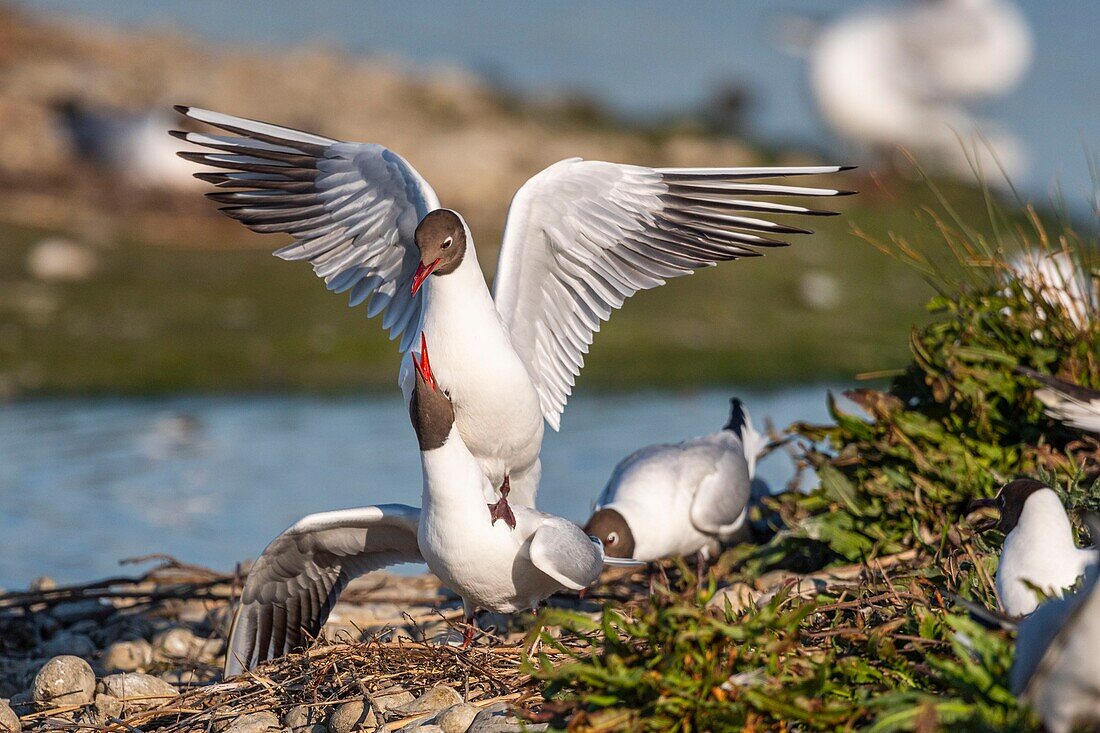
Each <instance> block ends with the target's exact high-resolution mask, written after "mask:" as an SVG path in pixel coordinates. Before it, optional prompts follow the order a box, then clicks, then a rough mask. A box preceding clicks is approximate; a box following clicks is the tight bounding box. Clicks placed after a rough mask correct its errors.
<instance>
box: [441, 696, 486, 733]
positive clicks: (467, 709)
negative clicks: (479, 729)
mask: <svg viewBox="0 0 1100 733" xmlns="http://www.w3.org/2000/svg"><path fill="white" fill-rule="evenodd" d="M476 717H477V708H476V707H475V706H473V705H470V704H469V703H465V702H460V703H458V704H456V705H452V706H451V707H449V708H447V709H446V710H441V711H440V712H439V715H437V716H435V720H434V721H433V722H434V723H435V724H436V725H438V726H439V727H440V728H441V729H442V730H443V733H466V731H468V730H469V729H470V724H471V723H473V722H474V718H476Z"/></svg>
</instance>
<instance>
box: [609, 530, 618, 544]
mask: <svg viewBox="0 0 1100 733" xmlns="http://www.w3.org/2000/svg"><path fill="white" fill-rule="evenodd" d="M607 544H609V545H617V544H619V533H618V532H608V533H607Z"/></svg>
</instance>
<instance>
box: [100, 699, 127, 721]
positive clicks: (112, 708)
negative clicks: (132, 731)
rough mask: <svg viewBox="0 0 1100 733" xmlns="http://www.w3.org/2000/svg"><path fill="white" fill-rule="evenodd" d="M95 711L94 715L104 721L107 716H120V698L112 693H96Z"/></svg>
mask: <svg viewBox="0 0 1100 733" xmlns="http://www.w3.org/2000/svg"><path fill="white" fill-rule="evenodd" d="M95 711H96V717H98V718H99V720H100V721H106V720H107V719H108V718H118V717H121V715H122V700H119V699H118V698H117V697H115V696H114V695H96V696H95Z"/></svg>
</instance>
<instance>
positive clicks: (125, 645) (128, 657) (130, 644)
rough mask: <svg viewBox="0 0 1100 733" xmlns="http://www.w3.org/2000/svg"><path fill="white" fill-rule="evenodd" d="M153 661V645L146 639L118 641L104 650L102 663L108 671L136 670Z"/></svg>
mask: <svg viewBox="0 0 1100 733" xmlns="http://www.w3.org/2000/svg"><path fill="white" fill-rule="evenodd" d="M152 662H153V646H152V644H150V643H149V642H147V641H145V640H144V639H136V640H134V641H116V642H115V643H113V644H110V645H109V646H108V647H107V648H106V649H104V650H103V657H102V664H103V668H104V669H105V670H107V671H108V672H136V671H137V670H139V669H143V668H145V667H148V666H149V665H150V664H152Z"/></svg>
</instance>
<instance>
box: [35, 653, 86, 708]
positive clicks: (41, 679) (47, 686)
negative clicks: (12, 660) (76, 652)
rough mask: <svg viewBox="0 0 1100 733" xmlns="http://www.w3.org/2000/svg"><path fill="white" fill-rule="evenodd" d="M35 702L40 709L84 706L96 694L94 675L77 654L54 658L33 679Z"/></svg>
mask: <svg viewBox="0 0 1100 733" xmlns="http://www.w3.org/2000/svg"><path fill="white" fill-rule="evenodd" d="M33 689H34V701H35V702H36V703H37V704H38V705H39V706H40V707H43V708H49V707H56V706H59V705H84V704H85V703H89V702H91V701H92V696H93V695H94V694H95V674H94V673H93V672H92V668H91V666H90V665H89V664H88V663H87V662H85V661H84V660H83V659H81V658H80V657H71V656H60V657H54V658H53V659H51V660H50V661H48V662H46V664H44V665H43V666H42V669H40V670H38V674H37V675H35V678H34V687H33Z"/></svg>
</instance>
